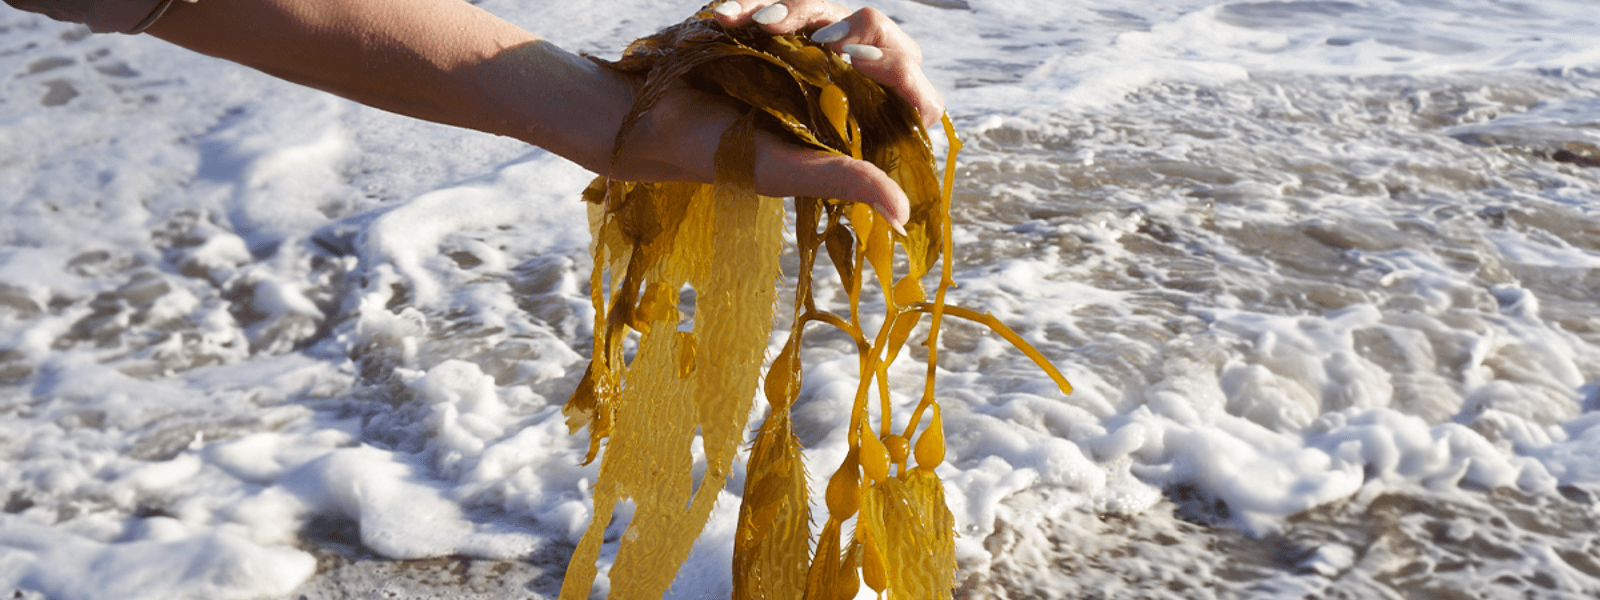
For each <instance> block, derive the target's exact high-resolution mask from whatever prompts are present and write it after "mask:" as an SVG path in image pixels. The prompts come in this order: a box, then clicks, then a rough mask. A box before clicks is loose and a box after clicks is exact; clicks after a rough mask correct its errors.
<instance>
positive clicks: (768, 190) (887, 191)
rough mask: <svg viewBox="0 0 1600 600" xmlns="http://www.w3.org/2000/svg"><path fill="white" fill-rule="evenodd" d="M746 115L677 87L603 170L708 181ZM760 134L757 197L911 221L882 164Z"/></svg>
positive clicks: (640, 177) (632, 176)
mask: <svg viewBox="0 0 1600 600" xmlns="http://www.w3.org/2000/svg"><path fill="white" fill-rule="evenodd" d="M740 110H741V109H740V107H739V106H738V105H737V104H736V103H735V102H734V101H732V100H729V99H727V98H721V97H717V96H712V95H710V94H706V93H704V92H699V91H696V90H692V89H689V88H688V87H682V86H680V87H677V88H674V89H672V90H670V91H668V92H667V93H666V94H665V95H663V96H662V98H661V99H660V101H658V102H657V103H656V105H655V106H654V107H653V108H651V109H650V111H649V112H648V113H645V115H644V117H643V119H642V120H641V121H640V122H639V123H637V124H635V125H634V128H633V129H632V130H631V131H630V132H629V133H628V134H627V137H626V139H624V140H623V142H622V149H621V150H622V151H621V152H618V153H617V157H616V158H617V160H616V162H614V163H612V164H611V165H610V166H609V173H608V172H607V171H605V170H601V171H599V172H600V173H603V174H609V175H610V176H611V177H615V178H618V179H624V180H632V181H694V182H698V183H710V182H712V181H713V179H714V178H715V176H716V173H717V164H716V154H717V149H718V147H719V146H720V144H721V143H722V135H723V133H724V132H725V131H727V130H728V129H729V128H730V127H732V126H733V124H734V122H735V121H736V120H737V119H738V118H739V116H740ZM755 135H756V138H755V147H756V153H755V154H756V159H755V185H756V190H757V191H758V192H759V193H761V194H764V195H768V196H813V197H818V198H837V199H840V200H850V201H855V202H861V203H864V204H867V205H868V206H871V207H872V208H873V209H874V210H876V211H877V212H878V214H880V215H883V216H884V217H885V218H887V219H888V221H889V223H890V225H891V226H892V227H894V228H895V229H897V230H898V229H900V227H901V225H903V224H904V223H905V222H906V219H907V218H909V217H910V215H911V203H910V201H909V199H907V197H906V194H905V192H904V191H902V190H901V189H900V186H898V185H896V184H895V182H894V180H893V179H890V178H889V176H888V175H887V174H885V173H884V172H883V170H882V169H879V168H878V167H877V166H876V165H873V164H872V163H869V162H866V161H862V160H856V159H853V158H850V157H847V156H840V155H837V154H829V153H826V152H822V151H819V150H816V149H812V148H808V147H804V146H800V145H798V144H795V143H793V142H790V141H787V140H784V139H781V138H779V137H778V136H777V135H774V134H772V133H768V132H766V131H761V130H757V131H756V134H755Z"/></svg>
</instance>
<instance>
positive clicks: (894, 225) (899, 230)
mask: <svg viewBox="0 0 1600 600" xmlns="http://www.w3.org/2000/svg"><path fill="white" fill-rule="evenodd" d="M889 228H890V229H893V230H894V232H895V233H898V234H900V237H906V228H905V227H904V226H902V225H901V224H899V223H896V222H894V221H889Z"/></svg>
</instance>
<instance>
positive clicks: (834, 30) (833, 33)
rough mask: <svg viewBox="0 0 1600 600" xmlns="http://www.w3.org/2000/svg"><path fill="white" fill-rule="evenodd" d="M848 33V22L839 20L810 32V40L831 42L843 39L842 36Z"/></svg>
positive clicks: (819, 42) (821, 42) (823, 42)
mask: <svg viewBox="0 0 1600 600" xmlns="http://www.w3.org/2000/svg"><path fill="white" fill-rule="evenodd" d="M849 33H850V22H849V21H839V22H836V23H834V24H832V25H829V26H827V27H823V28H822V29H818V30H817V32H816V33H813V34H811V41H813V42H816V43H818V44H832V43H834V42H837V41H839V40H842V39H844V36H846V35H849Z"/></svg>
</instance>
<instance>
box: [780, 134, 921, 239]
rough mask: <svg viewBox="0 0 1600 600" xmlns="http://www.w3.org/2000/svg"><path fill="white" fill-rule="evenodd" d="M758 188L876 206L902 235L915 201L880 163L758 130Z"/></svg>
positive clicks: (881, 214)
mask: <svg viewBox="0 0 1600 600" xmlns="http://www.w3.org/2000/svg"><path fill="white" fill-rule="evenodd" d="M756 190H757V191H758V192H760V193H762V194H764V195H769V196H812V197H816V198H835V199H839V200H848V201H852V202H860V203H863V204H866V205H868V206H871V207H872V209H873V210H875V211H877V213H878V214H879V215H880V216H882V217H884V219H885V220H887V221H888V222H889V225H890V226H891V227H893V228H894V229H895V231H898V232H900V233H902V234H904V233H905V229H904V228H903V226H904V224H905V222H906V220H907V219H908V218H910V217H911V201H910V199H909V198H907V197H906V194H905V192H904V191H902V190H901V189H900V186H899V185H897V184H896V183H895V182H894V180H893V179H890V178H889V175H888V174H887V173H884V172H883V170H882V169H879V168H878V167H877V165H874V164H872V163H869V162H867V161H864V160H856V159H853V158H850V157H848V156H840V155H837V154H828V153H826V152H822V151H819V150H813V149H810V148H803V147H801V146H797V145H794V144H791V143H788V142H784V141H782V140H779V139H778V138H777V137H775V136H773V135H771V134H767V133H765V132H759V133H757V134H756Z"/></svg>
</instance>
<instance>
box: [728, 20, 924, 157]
mask: <svg viewBox="0 0 1600 600" xmlns="http://www.w3.org/2000/svg"><path fill="white" fill-rule="evenodd" d="M715 13H716V15H717V21H718V22H720V23H722V24H723V25H729V26H738V25H743V24H746V23H749V22H752V21H753V22H755V23H757V24H759V25H760V26H761V28H762V29H765V30H766V31H769V32H772V33H794V32H796V31H800V30H804V29H810V28H820V29H817V30H816V31H815V32H813V33H812V34H811V39H812V40H813V41H816V42H818V43H821V44H823V45H824V46H827V47H828V48H830V49H832V50H834V51H835V52H839V53H841V54H844V55H846V56H849V57H850V61H851V64H852V65H854V66H855V68H856V70H857V71H860V72H861V73H862V74H864V75H866V76H867V77H870V78H872V79H873V80H874V81H877V82H878V83H880V84H882V85H884V86H885V87H888V88H890V89H893V90H895V91H896V92H899V94H900V96H901V97H902V98H905V99H906V101H908V102H910V103H911V106H913V107H916V109H917V112H918V114H920V115H921V116H922V125H923V127H926V128H928V129H930V130H932V129H934V128H936V127H938V126H939V122H940V120H941V119H942V118H943V117H944V102H943V101H942V100H941V99H940V98H939V92H938V91H936V90H934V88H933V83H932V82H930V81H928V77H927V75H926V74H924V73H923V72H922V49H921V48H920V47H918V46H917V43H916V42H914V41H912V39H911V36H908V35H906V33H905V32H904V31H901V30H900V26H899V25H896V24H895V23H894V21H892V20H890V19H889V17H888V15H885V14H883V12H881V11H879V10H878V9H875V8H870V7H869V8H863V9H861V10H858V11H856V12H854V13H851V12H850V9H847V8H845V7H843V6H839V5H837V4H833V3H831V2H827V1H825V0H781V1H777V2H774V1H773V0H727V1H726V2H723V3H722V4H719V5H717V7H716V9H715Z"/></svg>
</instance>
